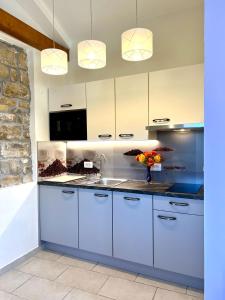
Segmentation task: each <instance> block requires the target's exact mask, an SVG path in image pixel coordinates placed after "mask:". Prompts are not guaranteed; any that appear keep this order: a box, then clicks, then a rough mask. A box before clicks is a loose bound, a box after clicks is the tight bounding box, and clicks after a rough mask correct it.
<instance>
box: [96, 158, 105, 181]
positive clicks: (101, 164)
mask: <svg viewBox="0 0 225 300" xmlns="http://www.w3.org/2000/svg"><path fill="white" fill-rule="evenodd" d="M95 159H96V160H97V161H99V175H100V178H101V177H102V166H103V162H105V161H106V156H105V154H104V153H101V154H96V155H95Z"/></svg>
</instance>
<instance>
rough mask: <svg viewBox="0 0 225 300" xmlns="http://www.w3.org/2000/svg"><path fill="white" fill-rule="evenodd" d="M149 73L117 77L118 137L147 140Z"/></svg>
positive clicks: (119, 138) (118, 138)
mask: <svg viewBox="0 0 225 300" xmlns="http://www.w3.org/2000/svg"><path fill="white" fill-rule="evenodd" d="M146 124H148V74H147V73H144V74H137V75H132V76H126V77H120V78H116V139H117V140H124V139H131V140H145V139H147V131H146V130H145V126H146Z"/></svg>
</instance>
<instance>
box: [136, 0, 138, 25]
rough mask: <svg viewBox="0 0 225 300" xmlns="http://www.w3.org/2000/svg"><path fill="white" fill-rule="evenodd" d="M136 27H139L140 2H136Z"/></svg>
mask: <svg viewBox="0 0 225 300" xmlns="http://www.w3.org/2000/svg"><path fill="white" fill-rule="evenodd" d="M136 27H138V0H136Z"/></svg>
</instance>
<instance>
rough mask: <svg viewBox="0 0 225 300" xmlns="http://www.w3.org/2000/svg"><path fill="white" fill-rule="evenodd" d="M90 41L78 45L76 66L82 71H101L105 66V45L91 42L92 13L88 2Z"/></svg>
mask: <svg viewBox="0 0 225 300" xmlns="http://www.w3.org/2000/svg"><path fill="white" fill-rule="evenodd" d="M90 17H91V39H90V40H85V41H82V42H80V43H78V46H77V52H78V65H79V66H80V67H81V68H84V69H101V68H104V67H105V66H106V45H105V43H103V42H101V41H97V40H93V12H92V0H90Z"/></svg>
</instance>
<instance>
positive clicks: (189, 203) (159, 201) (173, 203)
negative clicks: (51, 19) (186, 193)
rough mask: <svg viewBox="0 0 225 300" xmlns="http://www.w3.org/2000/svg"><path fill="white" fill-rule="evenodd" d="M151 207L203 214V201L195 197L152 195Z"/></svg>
mask: <svg viewBox="0 0 225 300" xmlns="http://www.w3.org/2000/svg"><path fill="white" fill-rule="evenodd" d="M153 209H156V210H164V211H171V212H175V213H182V214H190V215H200V216H203V215H204V201H203V200H196V199H183V198H175V197H164V196H153Z"/></svg>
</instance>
